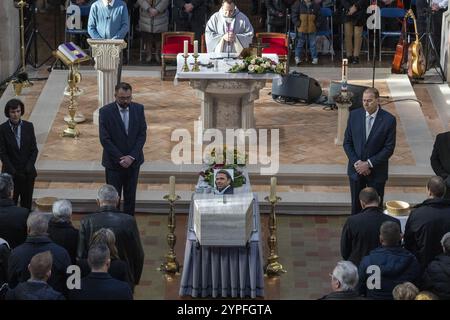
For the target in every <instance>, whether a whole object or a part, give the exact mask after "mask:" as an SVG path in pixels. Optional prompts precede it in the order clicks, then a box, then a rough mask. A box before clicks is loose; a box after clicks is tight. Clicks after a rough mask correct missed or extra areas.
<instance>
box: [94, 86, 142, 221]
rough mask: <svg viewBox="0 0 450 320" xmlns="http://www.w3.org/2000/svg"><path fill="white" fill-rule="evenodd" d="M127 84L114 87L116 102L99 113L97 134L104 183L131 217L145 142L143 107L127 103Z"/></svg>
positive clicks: (128, 94)
mask: <svg viewBox="0 0 450 320" xmlns="http://www.w3.org/2000/svg"><path fill="white" fill-rule="evenodd" d="M131 94H132V89H131V86H130V85H129V84H128V83H125V82H121V83H119V84H118V85H117V86H116V89H115V95H114V96H115V97H116V101H115V102H113V103H110V104H107V105H106V106H104V107H102V108H101V109H100V115H99V130H100V133H99V135H100V142H101V144H102V146H103V157H102V165H103V166H104V167H105V171H106V183H107V184H110V185H113V186H114V187H115V188H116V190H117V192H118V193H119V197H120V195H121V194H122V189H123V197H124V205H123V211H124V212H125V213H128V214H131V215H134V207H135V201H136V188H137V181H138V176H139V168H140V166H141V164H142V163H143V162H144V153H143V151H142V149H143V147H144V144H145V140H146V138H147V123H146V122H145V114H144V106H143V105H141V104H138V103H134V102H131Z"/></svg>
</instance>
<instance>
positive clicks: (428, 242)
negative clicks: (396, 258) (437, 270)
mask: <svg viewBox="0 0 450 320" xmlns="http://www.w3.org/2000/svg"><path fill="white" fill-rule="evenodd" d="M449 231H450V200H445V199H427V200H425V201H424V202H422V203H421V204H418V205H416V206H415V209H414V210H413V211H411V213H410V215H409V218H408V220H407V221H406V226H405V234H404V236H403V239H404V241H405V248H406V249H408V250H409V251H411V252H412V253H413V254H414V255H415V256H416V257H417V260H419V263H420V265H421V267H422V268H423V269H424V268H425V267H426V266H427V265H428V263H430V262H431V261H432V260H433V258H434V257H435V256H437V255H438V254H440V253H442V246H441V239H442V236H443V235H444V234H445V233H447V232H449Z"/></svg>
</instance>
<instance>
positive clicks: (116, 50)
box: [87, 39, 127, 71]
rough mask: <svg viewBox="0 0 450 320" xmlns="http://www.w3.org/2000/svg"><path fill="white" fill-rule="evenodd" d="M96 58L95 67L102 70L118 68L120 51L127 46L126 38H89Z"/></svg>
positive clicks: (93, 55)
mask: <svg viewBox="0 0 450 320" xmlns="http://www.w3.org/2000/svg"><path fill="white" fill-rule="evenodd" d="M87 41H88V43H89V45H90V46H91V48H92V57H93V58H94V59H95V69H96V70H100V71H113V70H117V67H118V65H119V61H120V52H121V51H122V50H123V49H125V48H126V47H127V43H126V42H125V41H124V40H103V39H88V40H87Z"/></svg>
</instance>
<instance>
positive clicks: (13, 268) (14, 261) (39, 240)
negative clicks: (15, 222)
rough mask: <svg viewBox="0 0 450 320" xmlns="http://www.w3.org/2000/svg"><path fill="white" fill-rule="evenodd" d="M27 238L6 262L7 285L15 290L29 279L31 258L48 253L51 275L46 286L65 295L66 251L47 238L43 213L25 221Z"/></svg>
mask: <svg viewBox="0 0 450 320" xmlns="http://www.w3.org/2000/svg"><path fill="white" fill-rule="evenodd" d="M27 226H28V237H27V239H26V240H25V243H23V244H21V245H20V246H18V247H16V248H15V249H13V250H12V251H11V255H10V256H9V260H8V284H9V286H10V287H11V288H15V287H16V286H17V285H18V284H19V282H24V281H27V280H28V279H29V278H30V272H29V270H28V264H29V263H30V261H31V258H32V257H33V256H34V255H36V254H38V253H41V252H44V251H50V253H51V254H52V256H53V265H52V273H51V275H50V278H49V279H48V284H49V285H50V286H51V287H52V288H53V289H55V290H56V291H58V292H61V293H63V294H64V293H65V291H66V289H67V286H66V279H67V273H66V270H67V267H68V266H70V264H71V261H70V257H69V254H68V253H67V250H66V249H64V248H63V247H61V246H59V245H57V244H56V243H54V242H52V241H51V240H50V238H49V237H48V236H47V229H48V218H47V216H46V215H45V214H44V213H41V212H40V213H38V212H35V213H32V214H30V216H29V217H28V220H27Z"/></svg>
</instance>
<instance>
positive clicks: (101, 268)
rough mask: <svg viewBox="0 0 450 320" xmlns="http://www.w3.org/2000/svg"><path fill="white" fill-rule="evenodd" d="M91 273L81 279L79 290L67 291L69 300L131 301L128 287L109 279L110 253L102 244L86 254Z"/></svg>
mask: <svg viewBox="0 0 450 320" xmlns="http://www.w3.org/2000/svg"><path fill="white" fill-rule="evenodd" d="M88 264H89V267H90V268H91V273H90V274H89V275H88V276H87V277H85V278H83V279H81V286H80V289H72V290H69V300H133V294H132V292H131V289H130V286H129V285H128V283H126V282H124V281H120V280H117V279H114V278H113V277H111V275H110V274H109V273H108V269H109V266H110V265H111V257H110V251H109V249H108V247H107V246H106V245H104V244H101V245H94V246H92V247H91V248H90V249H89V252H88Z"/></svg>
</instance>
